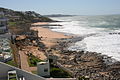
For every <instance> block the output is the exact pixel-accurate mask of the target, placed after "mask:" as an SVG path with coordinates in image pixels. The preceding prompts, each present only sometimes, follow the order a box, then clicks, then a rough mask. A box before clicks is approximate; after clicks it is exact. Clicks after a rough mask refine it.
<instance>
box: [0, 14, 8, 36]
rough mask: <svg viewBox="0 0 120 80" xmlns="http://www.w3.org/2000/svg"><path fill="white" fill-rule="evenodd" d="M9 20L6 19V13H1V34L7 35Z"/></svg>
mask: <svg viewBox="0 0 120 80" xmlns="http://www.w3.org/2000/svg"><path fill="white" fill-rule="evenodd" d="M7 32H8V29H7V18H5V16H4V13H3V12H0V34H4V33H7Z"/></svg>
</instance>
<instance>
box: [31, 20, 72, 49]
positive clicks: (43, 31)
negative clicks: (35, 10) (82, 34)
mask: <svg viewBox="0 0 120 80" xmlns="http://www.w3.org/2000/svg"><path fill="white" fill-rule="evenodd" d="M36 24H37V25H43V24H44V25H45V23H42V22H39V23H36ZM46 24H48V23H46ZM34 25H35V23H34ZM31 29H32V30H35V31H38V36H39V37H41V39H42V42H43V43H44V44H45V46H46V47H52V46H54V45H57V39H62V38H70V36H66V35H64V34H62V33H59V32H54V31H52V30H50V29H48V28H43V27H32V28H31Z"/></svg>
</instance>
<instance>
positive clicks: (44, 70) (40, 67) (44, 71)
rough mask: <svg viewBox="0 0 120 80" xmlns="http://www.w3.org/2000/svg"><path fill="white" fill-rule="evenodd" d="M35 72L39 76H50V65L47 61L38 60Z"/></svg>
mask: <svg viewBox="0 0 120 80" xmlns="http://www.w3.org/2000/svg"><path fill="white" fill-rule="evenodd" d="M37 72H38V75H39V76H43V77H49V76H50V65H49V61H47V62H39V63H38V64H37Z"/></svg>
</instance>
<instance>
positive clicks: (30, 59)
mask: <svg viewBox="0 0 120 80" xmlns="http://www.w3.org/2000/svg"><path fill="white" fill-rule="evenodd" d="M41 61H42V60H40V59H39V58H37V57H35V56H34V55H32V54H31V53H30V54H28V64H29V66H30V67H35V66H37V63H38V62H41Z"/></svg>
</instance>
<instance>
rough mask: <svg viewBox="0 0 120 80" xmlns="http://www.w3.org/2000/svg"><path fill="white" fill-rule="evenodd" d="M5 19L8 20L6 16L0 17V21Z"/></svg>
mask: <svg viewBox="0 0 120 80" xmlns="http://www.w3.org/2000/svg"><path fill="white" fill-rule="evenodd" d="M7 20H8V19H7V18H4V17H0V21H7Z"/></svg>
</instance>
